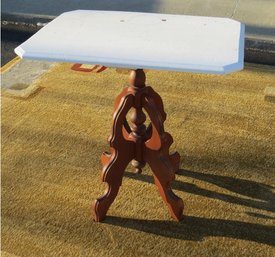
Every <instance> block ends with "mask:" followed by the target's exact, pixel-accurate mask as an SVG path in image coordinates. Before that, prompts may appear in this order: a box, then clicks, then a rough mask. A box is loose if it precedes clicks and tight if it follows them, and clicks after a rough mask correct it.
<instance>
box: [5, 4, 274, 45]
mask: <svg viewBox="0 0 275 257" xmlns="http://www.w3.org/2000/svg"><path fill="white" fill-rule="evenodd" d="M75 9H93V10H120V11H140V12H162V13H173V14H187V15H206V16H219V17H229V18H233V19H236V20H239V21H241V22H244V23H245V24H246V35H247V36H249V37H253V38H261V39H272V40H274V39H275V15H274V13H275V1H272V0H265V1H262V0H224V1H220V0H192V1H191V0H131V1H129V0H114V1H110V0H101V1H97V0H81V1H74V0H59V1H55V0H48V1H43V0H37V1H33V0H21V1H18V0H2V13H25V14H26V13H27V14H36V15H53V16H56V15H59V14H60V13H62V12H65V11H70V10H75Z"/></svg>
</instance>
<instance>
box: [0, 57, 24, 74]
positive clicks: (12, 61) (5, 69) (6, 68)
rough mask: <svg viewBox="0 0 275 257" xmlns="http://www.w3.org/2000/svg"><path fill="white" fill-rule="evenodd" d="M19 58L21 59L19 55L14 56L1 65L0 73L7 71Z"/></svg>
mask: <svg viewBox="0 0 275 257" xmlns="http://www.w3.org/2000/svg"><path fill="white" fill-rule="evenodd" d="M20 60H21V58H20V57H19V56H16V57H15V58H13V59H12V60H11V61H9V62H8V63H6V64H5V65H4V66H3V67H1V70H0V73H1V74H2V73H4V72H6V71H8V70H9V69H10V68H11V67H13V66H14V65H15V64H16V63H18V62H19V61H20Z"/></svg>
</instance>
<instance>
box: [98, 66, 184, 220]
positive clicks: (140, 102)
mask: <svg viewBox="0 0 275 257" xmlns="http://www.w3.org/2000/svg"><path fill="white" fill-rule="evenodd" d="M129 84H130V86H129V87H127V88H125V89H123V91H122V92H121V93H120V94H119V95H118V96H117V98H116V101H115V111H114V115H113V126H112V134H111V136H110V137H109V143H110V147H111V153H110V154H109V153H103V155H102V157H101V160H102V165H103V170H102V176H101V179H102V181H103V182H106V183H107V189H106V191H105V193H104V195H103V196H102V197H100V198H98V199H97V200H95V202H94V204H93V211H94V215H95V221H102V220H103V219H104V218H105V216H106V213H107V211H108V209H109V207H110V205H111V204H112V202H113V201H114V199H115V197H116V196H117V193H118V190H119V187H120V186H121V183H122V177H123V173H124V170H125V169H126V167H127V165H128V163H129V162H131V161H132V165H133V166H134V167H135V169H136V172H138V173H140V172H141V170H142V168H143V167H144V166H145V164H146V163H148V164H149V165H150V167H151V169H152V171H153V174H154V180H155V184H156V186H157V188H158V190H159V192H160V195H161V197H162V199H163V201H164V202H165V203H166V204H167V206H168V209H169V211H170V214H171V216H172V218H173V219H175V220H177V221H179V220H181V218H182V212H183V201H182V200H181V199H180V198H179V197H178V196H176V195H175V194H174V193H173V191H172V189H171V186H170V183H171V182H172V181H173V180H174V179H175V173H176V172H177V171H178V169H179V162H180V156H179V154H178V153H177V152H175V153H173V154H169V148H170V146H171V144H172V143H173V138H172V136H171V135H170V134H169V133H167V132H165V131H164V125H163V124H164V121H165V119H166V113H165V112H164V108H163V102H162V100H161V97H160V96H159V95H158V94H157V93H156V92H155V91H154V90H153V89H152V88H151V87H147V86H145V73H144V71H143V70H142V69H138V70H133V71H131V73H130V81H129ZM131 108H132V109H133V111H132V115H131V124H130V125H129V124H128V122H127V120H126V115H127V113H128V112H129V110H130V109H131ZM143 109H144V110H145V111H146V112H147V114H148V115H149V118H150V120H151V123H150V125H149V126H148V128H147V129H146V126H145V125H144V122H145V120H146V115H145V114H144V112H143Z"/></svg>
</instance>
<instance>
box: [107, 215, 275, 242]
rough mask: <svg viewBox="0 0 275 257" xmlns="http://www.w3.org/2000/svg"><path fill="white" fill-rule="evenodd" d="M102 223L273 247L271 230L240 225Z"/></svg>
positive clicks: (191, 219)
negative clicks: (238, 240)
mask: <svg viewBox="0 0 275 257" xmlns="http://www.w3.org/2000/svg"><path fill="white" fill-rule="evenodd" d="M104 223H107V224H112V225H115V226H121V227H126V228H130V229H134V230H138V231H142V232H146V233H151V234H155V235H159V236H165V237H169V238H175V239H182V240H192V241H202V240H203V239H204V238H205V237H208V236H212V237H215V236H219V237H228V238H234V239H241V240H248V241H254V242H257V243H262V244H267V245H271V246H274V245H275V240H274V238H275V229H274V227H272V226H264V225H260V224H253V223H246V222H242V221H232V220H222V219H208V218H201V217H193V216H185V217H184V219H183V220H182V221H181V222H174V221H163V220H140V219H132V218H121V217H114V216H108V217H107V218H106V220H105V221H104Z"/></svg>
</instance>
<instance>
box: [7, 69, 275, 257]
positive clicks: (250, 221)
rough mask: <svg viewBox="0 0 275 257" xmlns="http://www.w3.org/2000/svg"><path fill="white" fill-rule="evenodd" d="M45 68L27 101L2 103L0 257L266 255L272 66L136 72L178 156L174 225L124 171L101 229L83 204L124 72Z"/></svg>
mask: <svg viewBox="0 0 275 257" xmlns="http://www.w3.org/2000/svg"><path fill="white" fill-rule="evenodd" d="M70 66H71V65H69V64H62V65H57V66H55V67H53V68H52V69H51V70H50V71H49V72H48V73H47V74H45V75H44V76H43V78H42V79H41V80H40V81H38V82H37V83H36V86H35V87H37V86H38V87H39V88H40V90H37V91H36V93H34V94H33V95H31V96H29V97H28V98H20V97H11V96H10V95H8V94H6V93H4V95H3V97H2V254H3V256H13V257H14V256H22V257H23V256H26V257H32V256H33V257H40V256H74V257H77V256H97V257H98V256H100V257H101V256H104V257H105V256H108V257H109V256H110V257H112V256H115V257H117V256H125V257H131V256H137V257H141V256H150V257H153V256H163V257H164V256H165V257H166V256H169V257H170V256H192V257H193V256H194V257H198V256H200V257H201V256H209V257H215V256H221V257H226V256H228V257H232V256H247V257H252V256H265V257H266V256H270V257H271V256H275V247H274V246H275V227H274V225H275V183H274V181H275V104H274V103H272V102H268V101H264V93H263V92H264V89H265V88H266V87H267V86H272V85H273V86H274V82H275V70H274V68H268V69H262V68H259V67H246V69H245V70H244V71H242V72H238V73H235V74H231V75H226V76H214V75H195V74H191V73H186V74H185V73H176V72H160V71H149V72H147V83H148V85H151V86H153V88H154V89H155V90H156V91H158V93H160V95H161V96H162V98H163V101H164V105H165V110H166V112H167V115H168V116H167V121H166V123H165V128H166V130H167V131H168V132H170V133H171V134H172V135H173V137H174V141H175V143H174V146H173V149H177V150H178V151H179V153H180V154H181V156H182V161H181V171H180V174H179V175H177V177H176V181H175V182H174V183H173V189H174V192H175V193H176V194H177V195H179V196H180V197H181V198H182V199H183V200H184V203H185V210H184V219H183V221H182V222H180V223H177V222H174V221H173V220H172V219H171V218H170V217H169V214H168V210H167V208H166V206H165V205H164V203H163V202H162V200H161V198H160V196H159V195H158V192H157V189H156V187H155V186H154V184H153V179H152V176H151V171H150V170H149V169H148V168H145V169H144V172H143V173H142V174H141V175H135V174H133V169H132V168H131V167H130V166H129V167H128V169H127V171H126V172H125V177H124V180H123V184H122V187H121V190H120V192H119V195H118V197H117V198H116V200H115V202H114V203H113V205H112V206H111V208H110V210H109V212H108V215H109V216H108V217H107V218H106V220H105V222H103V223H95V222H93V220H92V218H91V210H90V207H91V202H92V200H93V199H94V198H96V197H98V196H100V195H101V194H102V193H103V191H104V189H105V186H104V185H103V184H102V183H101V182H100V177H99V174H100V170H101V165H100V155H101V153H102V152H103V151H105V150H108V149H109V148H108V145H107V143H106V139H107V136H108V135H109V132H110V126H111V117H112V111H113V101H114V97H115V96H116V95H117V94H118V93H119V92H120V91H121V89H122V88H123V86H125V85H126V83H127V75H125V74H121V73H118V72H116V70H115V69H107V70H106V71H104V72H102V73H98V74H97V73H81V72H73V71H71V70H70Z"/></svg>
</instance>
